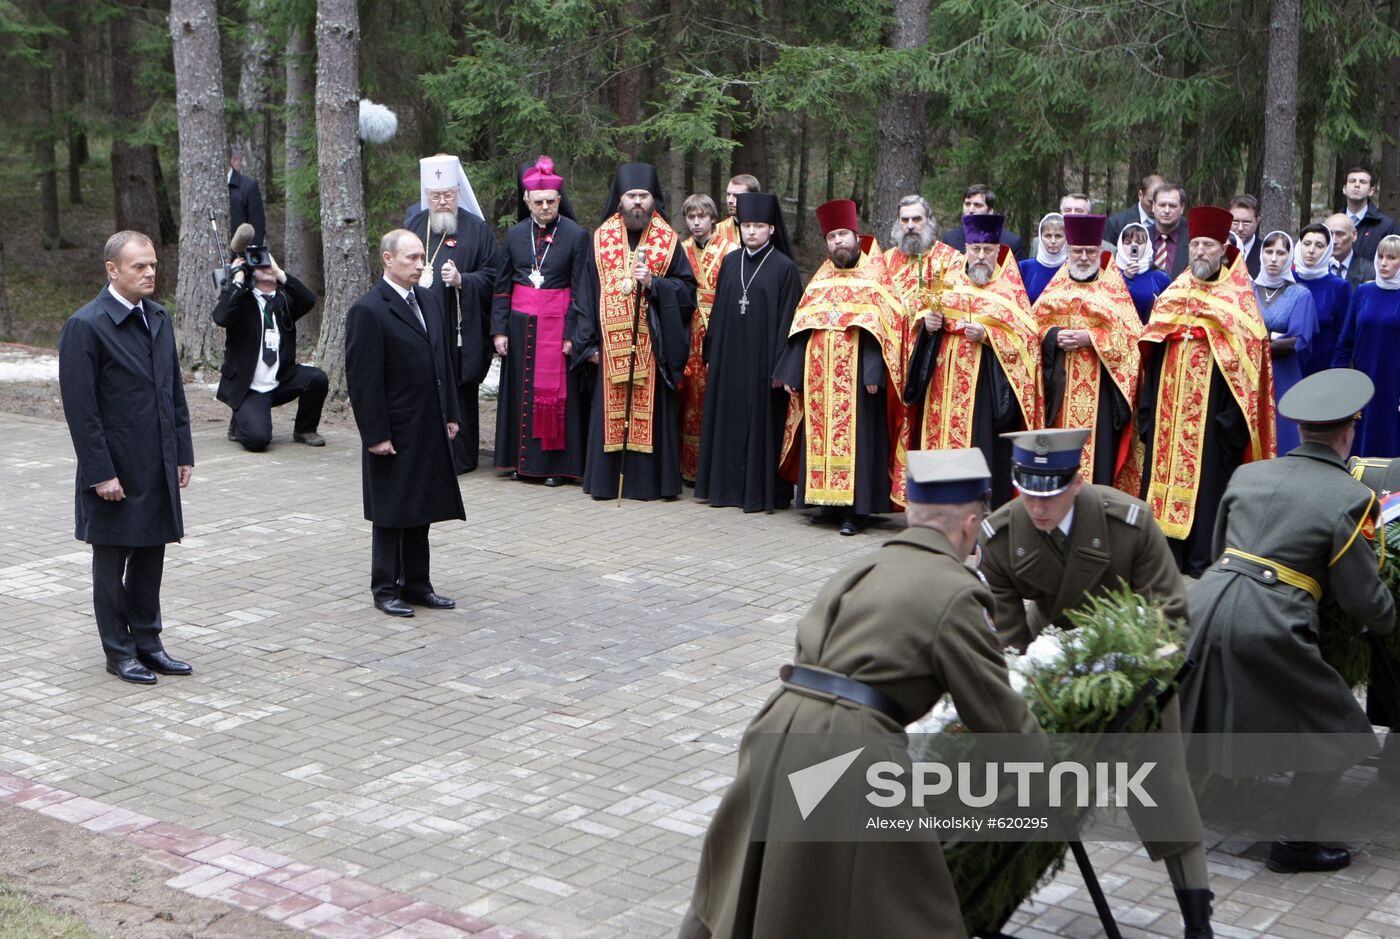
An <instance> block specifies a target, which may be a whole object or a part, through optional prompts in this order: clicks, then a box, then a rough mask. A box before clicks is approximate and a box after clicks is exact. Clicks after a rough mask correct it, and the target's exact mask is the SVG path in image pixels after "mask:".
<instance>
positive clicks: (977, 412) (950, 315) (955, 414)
mask: <svg viewBox="0 0 1400 939" xmlns="http://www.w3.org/2000/svg"><path fill="white" fill-rule="evenodd" d="M1002 223H1003V218H1002V216H1000V215H964V216H963V233H964V235H965V236H966V238H967V251H966V257H965V260H964V262H963V264H962V265H961V266H960V267H959V268H957V269H955V270H954V271H953V272H952V274H950V275H949V276H947V277H946V278H945V279H944V283H942V284H935V286H934V296H933V298H932V300H933V302H932V304H931V306H932V307H933V309H931V310H930V311H929V312H927V313H921V310H917V309H916V310H913V311H910V314H908V315H906V317H905V330H906V335H905V348H906V349H907V350H908V351H909V352H910V356H909V360H908V371H907V373H906V376H907V377H906V381H905V384H904V403H905V404H906V405H908V407H909V410H908V411H907V412H906V415H905V426H904V429H903V435H904V446H905V447H906V448H907V449H909V450H949V449H958V448H962V447H976V448H977V449H979V450H981V451H982V453H983V454H984V455H985V456H986V458H987V463H988V465H990V466H991V468H992V505H993V506H998V505H1001V504H1002V503H1003V502H1006V501H1008V500H1010V498H1011V496H1012V490H1011V444H1010V441H1009V440H1006V439H1004V438H1002V437H1000V436H999V435H1000V434H1002V433H1004V432H1007V431H1013V430H1023V429H1029V428H1035V427H1039V426H1041V423H1040V421H1041V416H1040V411H1041V406H1040V402H1041V385H1042V377H1041V371H1040V369H1041V356H1040V335H1039V330H1038V328H1037V327H1036V323H1035V319H1034V318H1033V317H1032V315H1031V302H1030V298H1029V297H1027V296H1026V288H1025V286H1024V285H1022V283H1021V272H1020V269H1019V268H1018V267H1017V266H1016V259H1015V258H1014V257H1012V255H1011V252H1010V251H1009V250H1008V249H1007V248H1006V246H1005V245H1002V244H1000V239H1001V229H1002ZM987 353H990V354H987Z"/></svg>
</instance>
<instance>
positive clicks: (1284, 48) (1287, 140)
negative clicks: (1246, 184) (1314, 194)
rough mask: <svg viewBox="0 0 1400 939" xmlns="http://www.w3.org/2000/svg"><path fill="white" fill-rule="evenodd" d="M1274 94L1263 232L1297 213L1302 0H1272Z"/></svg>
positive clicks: (1262, 196) (1267, 118)
mask: <svg viewBox="0 0 1400 939" xmlns="http://www.w3.org/2000/svg"><path fill="white" fill-rule="evenodd" d="M1270 6H1271V9H1270V13H1269V71H1268V83H1267V86H1266V87H1267V88H1268V89H1269V94H1268V96H1267V98H1266V100H1265V102H1264V167H1263V173H1262V175H1261V177H1260V184H1259V224H1260V226H1261V227H1260V229H1259V230H1260V231H1261V232H1268V231H1273V230H1274V229H1287V228H1288V219H1289V217H1290V216H1291V215H1292V212H1291V211H1290V210H1291V209H1292V198H1293V160H1294V155H1295V153H1296V152H1297V146H1298V30H1299V27H1300V23H1301V20H1302V7H1301V4H1300V0H1272V3H1271V5H1270Z"/></svg>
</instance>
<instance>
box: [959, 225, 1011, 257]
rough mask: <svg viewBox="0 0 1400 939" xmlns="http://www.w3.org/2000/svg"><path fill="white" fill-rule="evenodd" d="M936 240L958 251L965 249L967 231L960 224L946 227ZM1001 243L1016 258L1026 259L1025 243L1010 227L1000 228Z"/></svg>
mask: <svg viewBox="0 0 1400 939" xmlns="http://www.w3.org/2000/svg"><path fill="white" fill-rule="evenodd" d="M938 240H939V241H941V242H943V243H944V244H945V245H949V246H951V247H953V248H956V249H957V250H959V251H966V250H967V232H965V231H963V228H962V226H961V225H959V226H957V227H956V228H950V229H948V230H947V231H945V232H944V233H943V235H942V237H941V238H939V239H938ZM1001 243H1002V244H1004V245H1006V246H1007V247H1008V248H1010V249H1011V253H1012V254H1013V255H1014V256H1015V258H1016V260H1018V261H1024V260H1025V259H1026V244H1025V242H1023V241H1022V240H1021V236H1020V235H1018V234H1016V233H1015V232H1014V231H1012V230H1011V229H1009V228H1005V229H1002V232H1001Z"/></svg>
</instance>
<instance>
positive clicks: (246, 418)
mask: <svg viewBox="0 0 1400 939" xmlns="http://www.w3.org/2000/svg"><path fill="white" fill-rule="evenodd" d="M266 259H267V262H268V263H267V266H265V267H256V268H253V269H252V270H251V276H250V271H249V270H248V269H247V268H246V267H245V265H244V263H243V258H242V256H239V257H238V258H235V259H234V261H233V276H232V277H231V278H230V280H229V283H228V286H226V287H225V288H224V291H223V293H221V294H220V295H219V302H218V305H216V306H215V307H214V323H215V325H217V326H222V327H223V329H224V364H223V367H222V368H221V369H220V370H219V374H220V378H219V390H218V391H217V392H216V393H215V397H217V398H218V399H219V400H220V401H222V402H223V403H224V404H227V405H228V406H229V407H230V408H232V409H233V419H232V420H231V421H230V422H229V425H228V436H229V439H230V440H237V441H238V442H239V443H240V444H242V445H243V448H244V449H245V450H252V451H253V452H255V453H256V452H259V451H262V450H266V449H267V445H268V444H269V443H271V442H272V409H273V408H275V407H278V406H280V405H283V404H287V403H288V402H291V401H298V404H297V416H296V421H295V423H294V424H293V425H292V439H293V440H295V441H296V442H297V443H304V444H306V445H307V446H309V447H324V446H325V445H326V441H325V438H323V437H322V436H321V435H320V434H318V433H317V432H316V428H317V426H318V425H319V424H320V423H321V407H322V405H324V404H325V401H326V391H327V389H328V388H329V384H328V383H327V381H326V373H325V372H323V371H321V370H320V369H319V368H317V367H316V366H314V365H300V364H298V363H297V320H299V319H301V318H302V317H303V316H305V315H306V314H308V313H310V312H311V310H312V308H313V307H315V306H316V295H315V294H314V293H312V292H311V290H310V289H309V288H308V287H307V286H306V285H305V284H303V283H302V282H301V281H299V280H297V279H296V278H295V277H293V276H291V275H290V274H288V273H287V272H286V271H284V270H282V268H280V267H278V266H277V260H276V258H274V257H273V256H272V254H271V253H270V252H269V253H268V254H267V255H266Z"/></svg>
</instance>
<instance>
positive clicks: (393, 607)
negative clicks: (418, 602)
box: [374, 597, 413, 616]
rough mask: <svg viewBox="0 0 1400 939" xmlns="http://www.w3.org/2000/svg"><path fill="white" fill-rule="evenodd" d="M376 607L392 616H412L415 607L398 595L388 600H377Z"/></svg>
mask: <svg viewBox="0 0 1400 939" xmlns="http://www.w3.org/2000/svg"><path fill="white" fill-rule="evenodd" d="M374 608H375V609H377V610H382V611H384V612H385V613H388V614H389V615H390V616H412V615H413V607H411V606H409V605H408V604H407V603H404V602H403V601H402V600H400V599H399V598H398V597H390V598H389V599H387V600H375V601H374Z"/></svg>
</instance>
